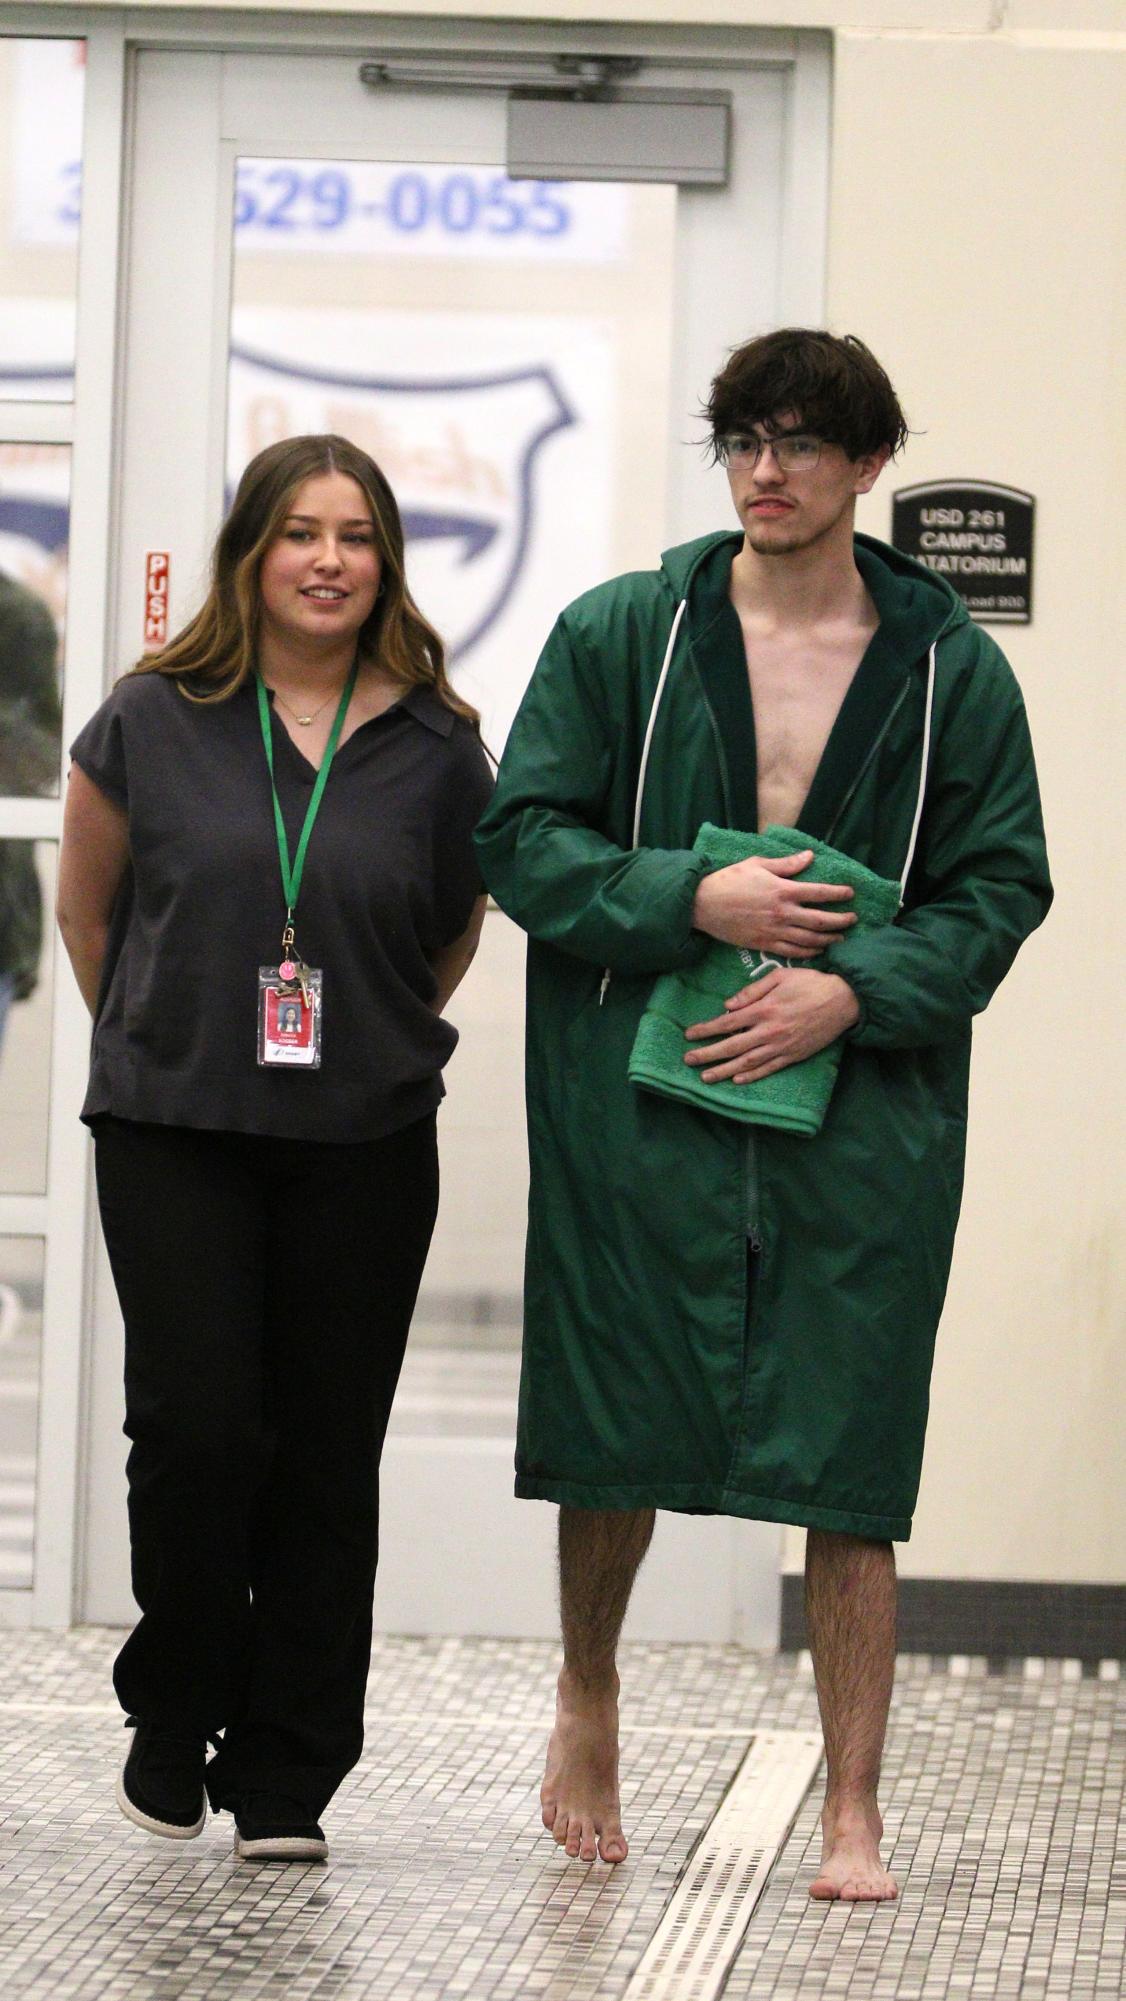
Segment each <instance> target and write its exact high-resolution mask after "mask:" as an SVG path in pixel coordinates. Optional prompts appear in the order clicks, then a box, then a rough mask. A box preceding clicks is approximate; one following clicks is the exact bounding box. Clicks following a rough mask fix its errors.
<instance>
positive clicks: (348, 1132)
mask: <svg viewBox="0 0 1126 2001" xmlns="http://www.w3.org/2000/svg"><path fill="white" fill-rule="evenodd" d="M71 754H72V758H73V764H72V768H71V774H70V783H69V790H68V798H67V806H66V820H65V830H64V838H63V848H62V854H61V858H60V883H59V921H60V925H61V929H62V933H63V938H64V941H65V944H66V947H67V950H68V952H69V954H70V958H71V963H72V965H73V967H74V971H75V974H76V976H77V979H78V983H79V985H80V987H81V989H82V993H83V996H84V998H85V1000H86V1002H87V1004H88V1006H89V1008H90V1011H91V1014H92V1015H93V1018H94V1033H93V1046H92V1062H91V1073H90V1084H89V1089H88V1092H87V1096H86V1100H85V1104H84V1106H83V1111H82V1116H83V1118H84V1119H85V1120H86V1121H87V1122H88V1123H89V1124H90V1126H91V1128H92V1130H93V1134H94V1141H95V1157H96V1166H97V1181H98V1196H99V1203H100V1208H101V1215H102V1223H103V1228H104V1232H105V1239H106V1244H107V1248H108V1251H109V1257H110V1263H111V1266H112V1269H113V1275H114V1279H115V1283H116V1286H117V1291H118V1296H119V1299H120V1302H121V1309H122V1314H123V1318H124V1322H125V1392H126V1423H125V1430H126V1434H127V1436H128V1437H129V1438H130V1440H131V1441H132V1449H131V1451H130V1453H129V1460H128V1476H129V1521H130V1533H131V1543H132V1567H133V1589H134V1594H135V1596H136V1599H137V1603H138V1605H139V1607H140V1611H141V1618H140V1622H139V1624H138V1625H137V1627H136V1628H135V1630H134V1631H133V1633H132V1634H131V1636H130V1638H129V1639H128V1640H127V1641H126V1643H125V1646H124V1647H123V1649H122V1651H121V1653H120V1655H119V1656H118V1659H117V1662H116V1665H115V1669H114V1685H115V1688H116V1691H117V1694H118V1697H119V1700H120V1701H121V1704H122V1706H123V1708H124V1709H125V1710H126V1712H127V1718H128V1721H129V1722H130V1723H131V1724H132V1725H133V1726H134V1730H133V1737H132V1740H131V1746H130V1750H129V1754H128V1757H127V1758H126V1760H125V1765H124V1769H123V1771H122V1774H121V1777H120V1779H119V1781H118V1788H117V1800H118V1804H119V1806H120V1807H121V1809H122V1811H123V1812H124V1813H125V1814H126V1815H127V1816H128V1818H129V1819H130V1820H132V1821H135V1822H136V1823H137V1824H138V1825H140V1826H141V1827H144V1828H147V1829H148V1830H150V1831H151V1832H153V1833H155V1834H163V1835H168V1836H171V1837H173V1838H175V1839H181V1840H186V1839H189V1838H190V1837H192V1836H193V1835H196V1834H198V1833H200V1831H201V1830H202V1828H203V1825H204V1822H205V1819H206V1814H207V1803H208V1800H210V1804H211V1807H212V1809H213V1810H214V1811H220V1810H222V1809H227V1810H229V1811H231V1812H232V1813H233V1814H234V1818H235V1830H236V1831H235V1847H236V1852H237V1853H238V1854H240V1855H242V1856H246V1857H252V1858H282V1859H284V1858H290V1857H292V1858H319V1857H322V1856H323V1855H324V1854H325V1853H326V1843H325V1838H324V1835H323V1833H322V1830H321V1828H320V1826H319V1825H318V1822H319V1819H320V1816H321V1814H322V1812H323V1810H324V1808H325V1806H326V1804H327V1803H328V1801H329V1799H330V1798H331V1796H332V1794H333V1793H334V1792H335V1790H336V1788H337V1787H338V1785H339V1784H340V1782H341V1780H342V1779H343V1778H344V1775H345V1774H346V1773H347V1772H348V1771H349V1770H350V1769H351V1768H352V1766H353V1765H354V1764H355V1763H356V1760H357V1759H358V1757H359V1755H360V1750H361V1746H362V1742H363V1704H364V1690H365V1684H366V1677H367V1669H368V1660H369V1654H370V1645H371V1614H372V1592H373V1585H374V1578H375V1568H376V1553H377V1528H378V1466H379V1459H380V1453H381V1449H382V1444H383V1437H384V1433H385V1430H386V1426H387V1420H388V1416H389V1413H390V1408H391V1400H392V1397H393V1395H394V1391H395V1385H396V1382H397V1379H398V1375H399V1369H400V1365H401V1362H402V1358H403V1351H404V1346H405V1343H406V1338H407V1331H408V1326H409V1323H410V1318H411V1314H412V1311H413V1308H414V1303H415V1297H416V1294H417V1290H418V1284H419V1279H420V1276H421V1273H422V1268H423V1263H424V1260H425V1258H426V1253H427V1248H428V1246H429V1242H430V1236H431V1231H432V1228H433V1224H434V1217H435V1211H436V1206H437V1193H438V1173H437V1153H436V1135H435V1120H436V1111H437V1106H438V1103H439V1100H440V1098H441V1097H442V1082H441V1070H442V1066H443V1064H444V1063H445V1062H446V1060H447V1058H448V1057H449V1055H450V1054H451V1052H452V1050H453V1048H454V1045H455V1043H456V1040H457V1036H456V1032H455V1030H454V1029H453V1028H451V1027H450V1026H449V1024H448V1023H447V1022H446V1021H444V1020H443V1019H442V1013H443V1010H444V1008H445V1006H446V1003H447V1002H448V1000H449V999H450V996H451V994H452V993H453V991H454V989H455V987H456V986H457V984H458V982H459V981H460V979H461V978H462V976H463V974H464V973H465V971H466V969H467V967H468V966H469V963H470V960H471V959H472V957H473V953H474V950H475V948H476V944H477V940H478V936H479V933H480V928H481V922H482V917H483V914H484V908H485V899H484V897H483V895H482V894H481V885H480V879H479V876H478V874H477V869H476V866H475V863H474V859H473V853H472V848H471V842H470V835H471V832H472V829H473V826H474V823H475V822H476V820H477V819H478V817H479V815H480V813H481V810H482V808H483V806H484V804H485V802H486V800H487V798H488V796H489V793H490V791H491V785H492V780H491V774H490V771H489V766H488V762H487V759H486V755H485V752H484V749H483V747H482V744H481V740H480V736H479V733H478V727H477V718H476V715H475V713H474V711H473V710H472V709H470V708H469V707H468V706H467V705H466V704H465V703H464V702H463V701H461V700H460V699H459V698H458V696H457V695H456V694H455V693H454V692H453V690H452V688H451V686H450V683H449V681H448V680H447V678H446V673H445V668H444V662H443V648H442V643H441V641H440V639H439V637H438V635H437V633H436V632H435V631H434V629H433V628H432V627H431V626H430V625H429V624H428V623H427V621H426V620H425V619H424V618H423V617H422V615H421V613H420V612H419V611H418V609H417V607H416V606H415V604H414V603H413V601H412V599H411V596H410V593H409V591H408V589H407V585H406V579H405V574H404V566H403V534H402V527H401V524H400V519H399V512H398V508H397V506H396V503H395V499H394V496H393V494H392V493H391V490H390V488H389V486H388V484H387V481H386V479H385V478H384V477H383V474H382V473H381V472H380V471H379V469H378V467H377V466H376V465H375V464H374V463H373V461H372V460H371V459H370V458H369V457H368V456H367V455H366V454H365V453H364V452H362V451H359V450H358V449H357V448H356V447H355V446H353V445H351V444H349V443H348V442H347V441H346V440H344V439H342V438H337V437H331V436H329V437H304V438H291V439H287V440H285V441H283V442H282V443H280V444H275V445H271V446H270V447H269V448H268V449H267V450H265V451H263V452H261V453H259V455H258V456H257V458H255V459H254V460H253V461H252V462H251V464H250V465H249V466H248V467H247V469H246V471H245V473H244V474H243V477H242V480H241V482H240V484H239V488H238V492H237V494H236V496H235V501H234V505H233V508H232V510H231V513H230V515H229V517H228V519H227V521H226V523H225V525H224V527H223V529H222V531H221V533H220V535H219V538H218V542H217V544H216V549H215V556H214V561H213V572H212V583H211V588H210V591H209V593H208V596H207V599H206V602H205V604H204V606H203V608H202V610H201V611H200V612H199V613H198V615H197V616H196V618H194V619H193V620H192V621H191V623H190V624H189V625H188V626H186V627H185V629H184V630H183V631H182V632H181V633H179V634H178V636H177V637H176V638H174V639H173V640H172V641H171V643H170V644H169V645H168V646H167V647H166V648H165V649H164V650H163V651H162V652H160V653H157V654H155V655H153V656H150V657H149V658H147V659H144V660H142V661H141V662H139V663H138V665H137V666H136V667H135V668H134V669H133V670H132V672H130V673H128V674H126V675H125V676H124V677H123V678H122V679H121V680H120V681H119V682H118V684H117V686H116V687H115V688H114V690H113V692H112V694H111V695H110V696H109V698H108V700H107V701H106V702H104V703H103V705H102V707H101V708H100V709H99V710H98V712H97V714H96V715H95V716H94V717H93V719H92V720H91V721H90V722H89V723H88V724H87V726H86V728H85V729H84V730H83V731H82V732H81V734H80V735H79V737H78V738H77V740H76V742H75V743H74V745H73V747H72V753H71ZM209 1740H210V1742H212V1743H213V1744H215V1745H216V1755H215V1757H214V1758H213V1759H212V1760H211V1762H210V1763H209V1764H206V1769H205V1761H206V1758H207V1745H208V1742H209Z"/></svg>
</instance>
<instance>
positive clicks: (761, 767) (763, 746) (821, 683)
mask: <svg viewBox="0 0 1126 2001" xmlns="http://www.w3.org/2000/svg"><path fill="white" fill-rule="evenodd" d="M869 636H870V635H869V634H868V633H867V632H861V631H856V632H855V633H851V634H849V635H847V636H842V637H841V638H835V639H833V640H829V641H824V642H820V641H817V640H816V639H809V638H808V637H807V638H805V639H804V640H802V641H795V640H793V639H791V638H789V637H788V636H787V637H784V638H780V639H761V638H758V637H755V636H747V635H745V638H744V644H745V649H746V657H747V673H748V677H749V680H750V688H751V702H752V706H753V709H754V718H755V743H756V755H757V766H758V798H759V824H760V826H765V825H767V824H768V823H769V822H770V821H781V822H782V823H783V824H788V825H792V824H793V823H794V821H795V820H796V818H797V815H798V813H799V812H800V809H801V806H802V803H803V801H804V800H805V798H806V795H807V793H808V792H809V789H810V786H811V785H812V783H813V778H814V774H815V773H816V771H817V767H818V765H819V764H820V762H821V758H822V755H823V753H824V750H825V746H826V744H827V743H828V740H829V736H830V734H831V732H832V729H833V725H834V723H835V722H836V720H837V716H838V715H839V713H840V708H841V704H842V702H843V701H844V698H845V696H846V695H847V693H848V690H849V688H850V687H851V685H852V681H853V679H854V677H855V674H856V670H857V668H858V666H859V664H860V661H861V659H862V657H863V654H864V651H865V648H866V646H867V643H868V639H869Z"/></svg>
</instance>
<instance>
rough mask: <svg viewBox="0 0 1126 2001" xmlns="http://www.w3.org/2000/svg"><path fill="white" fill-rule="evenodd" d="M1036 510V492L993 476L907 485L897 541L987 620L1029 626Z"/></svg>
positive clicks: (894, 529) (899, 497) (896, 501)
mask: <svg viewBox="0 0 1126 2001" xmlns="http://www.w3.org/2000/svg"><path fill="white" fill-rule="evenodd" d="M1035 509H1036V502H1035V501H1034V499H1033V497H1032V495H1031V494H1030V493H1022V492H1021V491H1020V490H1019V488H1018V487H1015V486H994V485H992V484H990V483H989V482H987V481H985V480H977V479H952V480H935V481H932V482H930V483H929V484H928V485H926V486H904V487H901V488H900V490H899V492H898V493H895V494H893V495H892V507H891V540H892V546H893V548H896V549H899V550H901V551H902V553H903V554H904V555H905V556H914V558H915V560H916V562H918V563H924V564H925V565H926V567H927V569H928V570H935V571H937V573H938V575H939V576H942V577H945V578H946V581H947V583H948V584H952V585H953V587H954V589H955V590H956V591H957V593H958V595H959V597H960V598H961V599H962V600H963V602H964V604H965V606H966V610H967V611H968V612H969V614H970V617H971V618H973V619H976V620H977V623H978V624H979V625H1027V624H1028V623H1029V621H1030V619H1031V617H1032V530H1033V518H1034V514H1035Z"/></svg>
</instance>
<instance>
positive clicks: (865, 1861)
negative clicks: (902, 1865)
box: [809, 1801, 899, 1904]
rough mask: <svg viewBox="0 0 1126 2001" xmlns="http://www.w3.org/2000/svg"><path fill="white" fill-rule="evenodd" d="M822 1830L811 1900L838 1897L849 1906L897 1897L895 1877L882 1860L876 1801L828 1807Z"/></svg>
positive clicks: (810, 1891) (881, 1832)
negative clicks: (821, 1845)
mask: <svg viewBox="0 0 1126 2001" xmlns="http://www.w3.org/2000/svg"><path fill="white" fill-rule="evenodd" d="M821 1829H822V1834H823V1837H824V1845H823V1847H822V1850H821V1873H820V1875H819V1876H818V1877H817V1879H816V1881H815V1882H813V1883H811V1884H810V1886H809V1894H810V1896H811V1897H839V1898H840V1899H841V1901H842V1903H846V1904H859V1903H882V1902H884V1901H885V1900H887V1899H889V1898H891V1897H898V1895H899V1886H898V1884H897V1883H896V1880H895V1877H894V1876H890V1875H889V1874H888V1872H887V1870H886V1869H885V1868H884V1865H883V1863H882V1862H881V1861H880V1837H881V1836H882V1834H883V1831H884V1824H883V1821H882V1820H881V1819H880V1814H879V1809H878V1808H877V1806H876V1804H875V1801H873V1802H872V1804H871V1805H870V1806H867V1807H864V1806H843V1807H836V1806H829V1805H826V1807H825V1810H824V1812H823V1813H822V1815H821Z"/></svg>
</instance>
